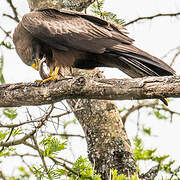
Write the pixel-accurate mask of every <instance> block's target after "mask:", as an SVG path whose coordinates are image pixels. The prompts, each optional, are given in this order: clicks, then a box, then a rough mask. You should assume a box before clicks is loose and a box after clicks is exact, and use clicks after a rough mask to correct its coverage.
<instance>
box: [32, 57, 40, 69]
mask: <svg viewBox="0 0 180 180" xmlns="http://www.w3.org/2000/svg"><path fill="white" fill-rule="evenodd" d="M31 66H32V67H33V68H34V69H35V70H37V71H39V59H38V58H36V61H35V63H34V64H32V65H31Z"/></svg>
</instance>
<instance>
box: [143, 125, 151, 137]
mask: <svg viewBox="0 0 180 180" xmlns="http://www.w3.org/2000/svg"><path fill="white" fill-rule="evenodd" d="M142 130H143V132H144V133H145V134H147V135H149V136H151V128H145V126H144V125H143V129H142Z"/></svg>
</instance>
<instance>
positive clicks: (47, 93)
mask: <svg viewBox="0 0 180 180" xmlns="http://www.w3.org/2000/svg"><path fill="white" fill-rule="evenodd" d="M166 97H180V76H164V77H144V78H136V79H93V78H92V79H91V78H86V77H83V76H79V77H75V78H72V79H63V80H60V81H57V82H49V83H46V84H37V83H17V84H5V85H0V107H17V106H30V105H43V104H51V103H55V102H59V101H61V100H63V99H77V98H81V99H86V98H88V99H106V100H134V99H152V98H157V99H160V98H166Z"/></svg>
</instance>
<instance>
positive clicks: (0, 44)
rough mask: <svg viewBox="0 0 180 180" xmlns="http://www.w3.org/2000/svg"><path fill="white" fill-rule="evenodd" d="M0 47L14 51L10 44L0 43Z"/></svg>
mask: <svg viewBox="0 0 180 180" xmlns="http://www.w3.org/2000/svg"><path fill="white" fill-rule="evenodd" d="M0 46H4V47H6V48H8V49H14V48H13V46H12V44H11V43H10V42H5V41H1V43H0Z"/></svg>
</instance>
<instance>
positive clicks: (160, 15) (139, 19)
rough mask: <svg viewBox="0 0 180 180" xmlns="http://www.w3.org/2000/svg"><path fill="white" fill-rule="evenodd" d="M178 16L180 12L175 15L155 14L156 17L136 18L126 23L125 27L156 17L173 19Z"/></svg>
mask: <svg viewBox="0 0 180 180" xmlns="http://www.w3.org/2000/svg"><path fill="white" fill-rule="evenodd" d="M179 15H180V12H177V13H159V14H156V15H153V16H144V17H138V18H136V19H134V20H132V21H129V22H128V23H126V24H125V26H128V25H130V24H133V23H135V22H138V21H142V20H151V19H154V18H157V17H166V16H168V17H174V16H179Z"/></svg>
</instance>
